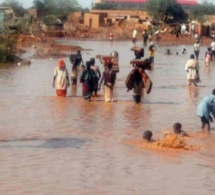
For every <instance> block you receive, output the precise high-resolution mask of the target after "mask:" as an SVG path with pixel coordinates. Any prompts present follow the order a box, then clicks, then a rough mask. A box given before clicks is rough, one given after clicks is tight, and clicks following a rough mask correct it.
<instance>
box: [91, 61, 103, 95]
mask: <svg viewBox="0 0 215 195" xmlns="http://www.w3.org/2000/svg"><path fill="white" fill-rule="evenodd" d="M91 69H92V70H93V71H94V73H95V81H94V89H93V92H94V93H95V94H97V91H98V84H99V79H100V77H101V73H100V70H99V67H98V66H95V65H93V66H91Z"/></svg>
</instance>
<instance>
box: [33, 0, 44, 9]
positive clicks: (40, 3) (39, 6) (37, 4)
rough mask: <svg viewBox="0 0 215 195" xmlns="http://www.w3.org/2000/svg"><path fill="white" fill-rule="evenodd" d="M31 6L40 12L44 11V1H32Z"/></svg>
mask: <svg viewBox="0 0 215 195" xmlns="http://www.w3.org/2000/svg"><path fill="white" fill-rule="evenodd" d="M33 5H34V7H35V8H36V9H39V10H42V9H44V1H41V0H34V1H33Z"/></svg>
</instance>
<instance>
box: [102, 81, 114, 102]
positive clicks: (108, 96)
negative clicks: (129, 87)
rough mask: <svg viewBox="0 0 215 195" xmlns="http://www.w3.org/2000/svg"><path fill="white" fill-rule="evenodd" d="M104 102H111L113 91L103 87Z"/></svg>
mask: <svg viewBox="0 0 215 195" xmlns="http://www.w3.org/2000/svg"><path fill="white" fill-rule="evenodd" d="M104 96H105V97H104V98H105V102H110V101H113V89H111V88H110V87H107V86H106V85H104Z"/></svg>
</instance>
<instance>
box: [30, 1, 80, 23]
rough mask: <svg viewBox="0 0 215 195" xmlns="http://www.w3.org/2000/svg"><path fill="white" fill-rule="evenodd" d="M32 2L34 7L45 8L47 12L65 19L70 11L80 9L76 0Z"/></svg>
mask: <svg viewBox="0 0 215 195" xmlns="http://www.w3.org/2000/svg"><path fill="white" fill-rule="evenodd" d="M33 3H34V7H35V8H37V9H45V10H46V11H47V14H49V15H55V16H57V17H59V18H60V19H66V16H67V15H68V14H69V13H70V12H73V11H76V10H80V9H81V7H80V5H79V3H78V1H77V0H34V2H33Z"/></svg>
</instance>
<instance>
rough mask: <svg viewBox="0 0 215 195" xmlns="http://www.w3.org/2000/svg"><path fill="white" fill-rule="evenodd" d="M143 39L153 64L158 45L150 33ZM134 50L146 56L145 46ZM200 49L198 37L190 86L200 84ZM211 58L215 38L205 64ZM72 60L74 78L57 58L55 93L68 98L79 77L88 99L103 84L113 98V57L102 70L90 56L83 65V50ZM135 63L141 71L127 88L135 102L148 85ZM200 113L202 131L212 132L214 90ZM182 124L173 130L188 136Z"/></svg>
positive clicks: (189, 63)
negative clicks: (68, 90)
mask: <svg viewBox="0 0 215 195" xmlns="http://www.w3.org/2000/svg"><path fill="white" fill-rule="evenodd" d="M135 33H136V32H135ZM135 33H134V34H135ZM145 34H147V33H146V32H145V31H144V32H143V35H145ZM143 41H144V42H143V44H144V46H145V44H147V48H148V50H149V55H148V58H147V60H148V64H150V65H151V64H152V63H153V62H154V53H155V51H156V47H155V45H154V43H153V42H152V39H151V38H149V37H148V36H147V38H144V39H143ZM151 50H153V51H151ZM184 50H185V51H183V52H186V49H184ZM133 51H134V55H135V59H137V60H139V59H141V58H142V57H143V56H144V48H142V49H141V48H139V50H136V49H134V50H133ZM199 52H200V39H199V38H196V39H195V43H194V53H193V54H191V55H190V59H189V60H188V61H187V63H186V65H185V70H186V71H187V84H188V85H194V86H197V83H199V82H200V77H199V63H198V59H199ZM166 55H172V54H171V51H170V50H167V54H166ZM212 59H215V39H214V40H213V42H212V43H211V46H210V47H208V50H207V52H206V54H205V66H209V65H210V61H211V60H212ZM100 60H101V61H102V58H100ZM70 61H71V64H72V73H71V78H70V75H69V72H68V70H67V68H66V65H65V62H64V60H63V59H59V60H58V66H57V67H56V68H55V70H54V78H53V87H55V88H56V93H57V95H58V96H63V97H65V96H66V95H67V88H68V87H69V86H70V81H71V85H72V86H76V85H77V82H78V79H79V81H80V83H82V93H83V97H84V99H85V100H87V101H91V97H92V95H94V96H98V90H100V88H101V85H102V84H103V88H104V100H105V101H106V102H111V101H113V88H114V85H115V81H116V72H115V71H113V69H112V67H113V62H112V61H111V60H108V61H106V62H104V61H103V62H102V63H103V65H104V68H105V69H104V71H103V73H101V72H100V70H99V67H98V66H96V65H95V58H90V59H89V60H88V61H87V62H86V63H85V64H86V65H81V64H83V59H82V54H81V51H80V50H78V51H77V54H75V55H71V56H70ZM133 66H134V69H136V70H138V71H136V70H135V71H136V72H135V71H134V75H133V77H134V78H133V81H132V86H131V87H128V90H130V89H133V92H134V101H135V102H136V103H140V101H141V96H142V90H143V88H144V87H145V86H144V83H143V77H144V75H143V74H144V71H145V70H144V68H143V67H142V66H139V65H138V64H136V63H134V64H133ZM144 66H145V64H144ZM149 67H150V66H149ZM79 71H80V72H81V74H79V73H78V72H79ZM141 71H143V72H141ZM148 80H149V79H148ZM128 84H131V83H128ZM197 116H199V117H200V120H201V124H202V125H201V128H202V130H203V131H207V132H209V131H210V123H211V122H212V121H213V120H214V118H215V89H214V90H213V91H212V95H210V96H208V97H206V98H204V99H203V100H202V102H200V104H199V106H198V109H197ZM179 127H180V125H178V126H177V125H176V127H174V133H176V134H183V135H187V134H186V133H184V132H183V131H181V130H180V128H179ZM146 135H147V136H148V138H147V136H145V137H144V139H146V140H148V141H150V140H151V137H150V136H149V135H151V136H152V134H151V133H149V132H148V131H147V133H146Z"/></svg>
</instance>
